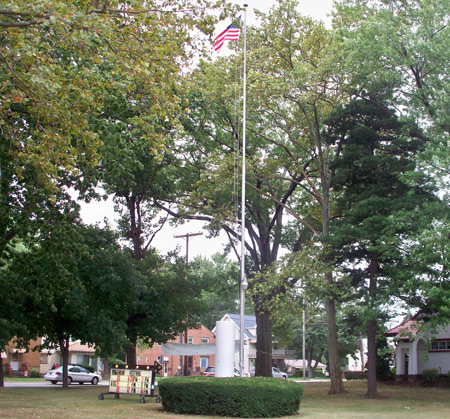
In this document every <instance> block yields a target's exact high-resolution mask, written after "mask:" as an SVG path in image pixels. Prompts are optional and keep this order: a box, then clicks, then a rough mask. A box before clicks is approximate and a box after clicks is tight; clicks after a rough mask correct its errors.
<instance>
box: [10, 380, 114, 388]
mask: <svg viewBox="0 0 450 419" xmlns="http://www.w3.org/2000/svg"><path fill="white" fill-rule="evenodd" d="M107 385H108V381H107V380H103V381H101V382H100V383H98V384H97V387H99V386H102V387H104V386H107ZM58 386H62V383H58V384H52V383H51V382H50V381H46V380H42V381H25V380H23V381H22V380H21V381H5V387H58ZM83 386H92V384H90V383H89V384H88V383H86V384H83V385H80V384H78V383H76V384H72V385H71V386H70V387H71V388H72V387H73V388H75V387H83Z"/></svg>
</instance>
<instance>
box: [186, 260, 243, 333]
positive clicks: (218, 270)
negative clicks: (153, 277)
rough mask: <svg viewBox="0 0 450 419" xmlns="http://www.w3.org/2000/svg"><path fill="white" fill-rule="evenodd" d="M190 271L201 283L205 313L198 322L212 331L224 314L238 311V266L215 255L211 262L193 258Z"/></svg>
mask: <svg viewBox="0 0 450 419" xmlns="http://www.w3.org/2000/svg"><path fill="white" fill-rule="evenodd" d="M190 270H191V271H192V273H193V274H194V275H197V276H198V277H199V278H201V279H202V282H203V291H202V294H201V298H202V300H203V302H204V304H205V313H204V314H202V315H200V316H199V317H198V320H199V322H201V323H202V324H204V325H205V326H206V327H207V328H208V329H210V330H212V329H213V328H214V327H215V326H216V321H219V320H220V319H221V318H222V317H223V315H224V314H225V313H236V312H238V311H239V278H240V274H239V266H238V264H237V263H236V262H231V261H229V260H228V259H227V258H226V257H225V256H224V255H221V254H219V253H216V254H214V255H213V256H212V258H211V260H209V259H204V258H200V257H198V258H195V259H194V260H193V261H192V263H191V265H190Z"/></svg>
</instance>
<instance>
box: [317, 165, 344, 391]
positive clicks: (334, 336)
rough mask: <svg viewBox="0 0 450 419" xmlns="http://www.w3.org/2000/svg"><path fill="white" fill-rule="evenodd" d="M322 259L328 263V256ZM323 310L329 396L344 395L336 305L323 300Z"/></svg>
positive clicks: (325, 185) (325, 212) (325, 218)
mask: <svg viewBox="0 0 450 419" xmlns="http://www.w3.org/2000/svg"><path fill="white" fill-rule="evenodd" d="M321 175H322V234H323V236H324V237H328V236H329V234H330V184H329V182H328V181H327V175H328V168H327V167H326V166H324V167H323V168H322V174H321ZM324 259H325V261H327V262H330V257H329V255H328V254H325V255H324ZM326 281H327V283H328V284H330V287H333V286H334V283H333V274H332V273H328V274H326ZM325 310H326V313H327V326H328V332H327V344H328V362H329V364H330V379H331V383H330V394H340V393H345V389H344V383H343V381H342V371H341V365H340V359H339V343H338V330H337V324H336V303H335V300H334V299H333V298H332V297H327V299H326V300H325Z"/></svg>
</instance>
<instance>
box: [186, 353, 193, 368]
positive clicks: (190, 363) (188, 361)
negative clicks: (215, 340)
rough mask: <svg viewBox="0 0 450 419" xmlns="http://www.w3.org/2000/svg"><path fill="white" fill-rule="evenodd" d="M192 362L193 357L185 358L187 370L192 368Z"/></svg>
mask: <svg viewBox="0 0 450 419" xmlns="http://www.w3.org/2000/svg"><path fill="white" fill-rule="evenodd" d="M192 360H193V357H192V356H188V357H187V365H188V368H192Z"/></svg>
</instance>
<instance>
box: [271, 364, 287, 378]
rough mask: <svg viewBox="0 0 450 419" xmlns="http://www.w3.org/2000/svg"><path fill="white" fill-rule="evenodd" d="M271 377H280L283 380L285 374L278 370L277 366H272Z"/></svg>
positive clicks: (285, 376)
mask: <svg viewBox="0 0 450 419" xmlns="http://www.w3.org/2000/svg"><path fill="white" fill-rule="evenodd" d="M272 377H273V378H282V379H283V380H286V379H287V374H286V373H285V372H284V371H280V370H279V369H278V368H275V367H272Z"/></svg>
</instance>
